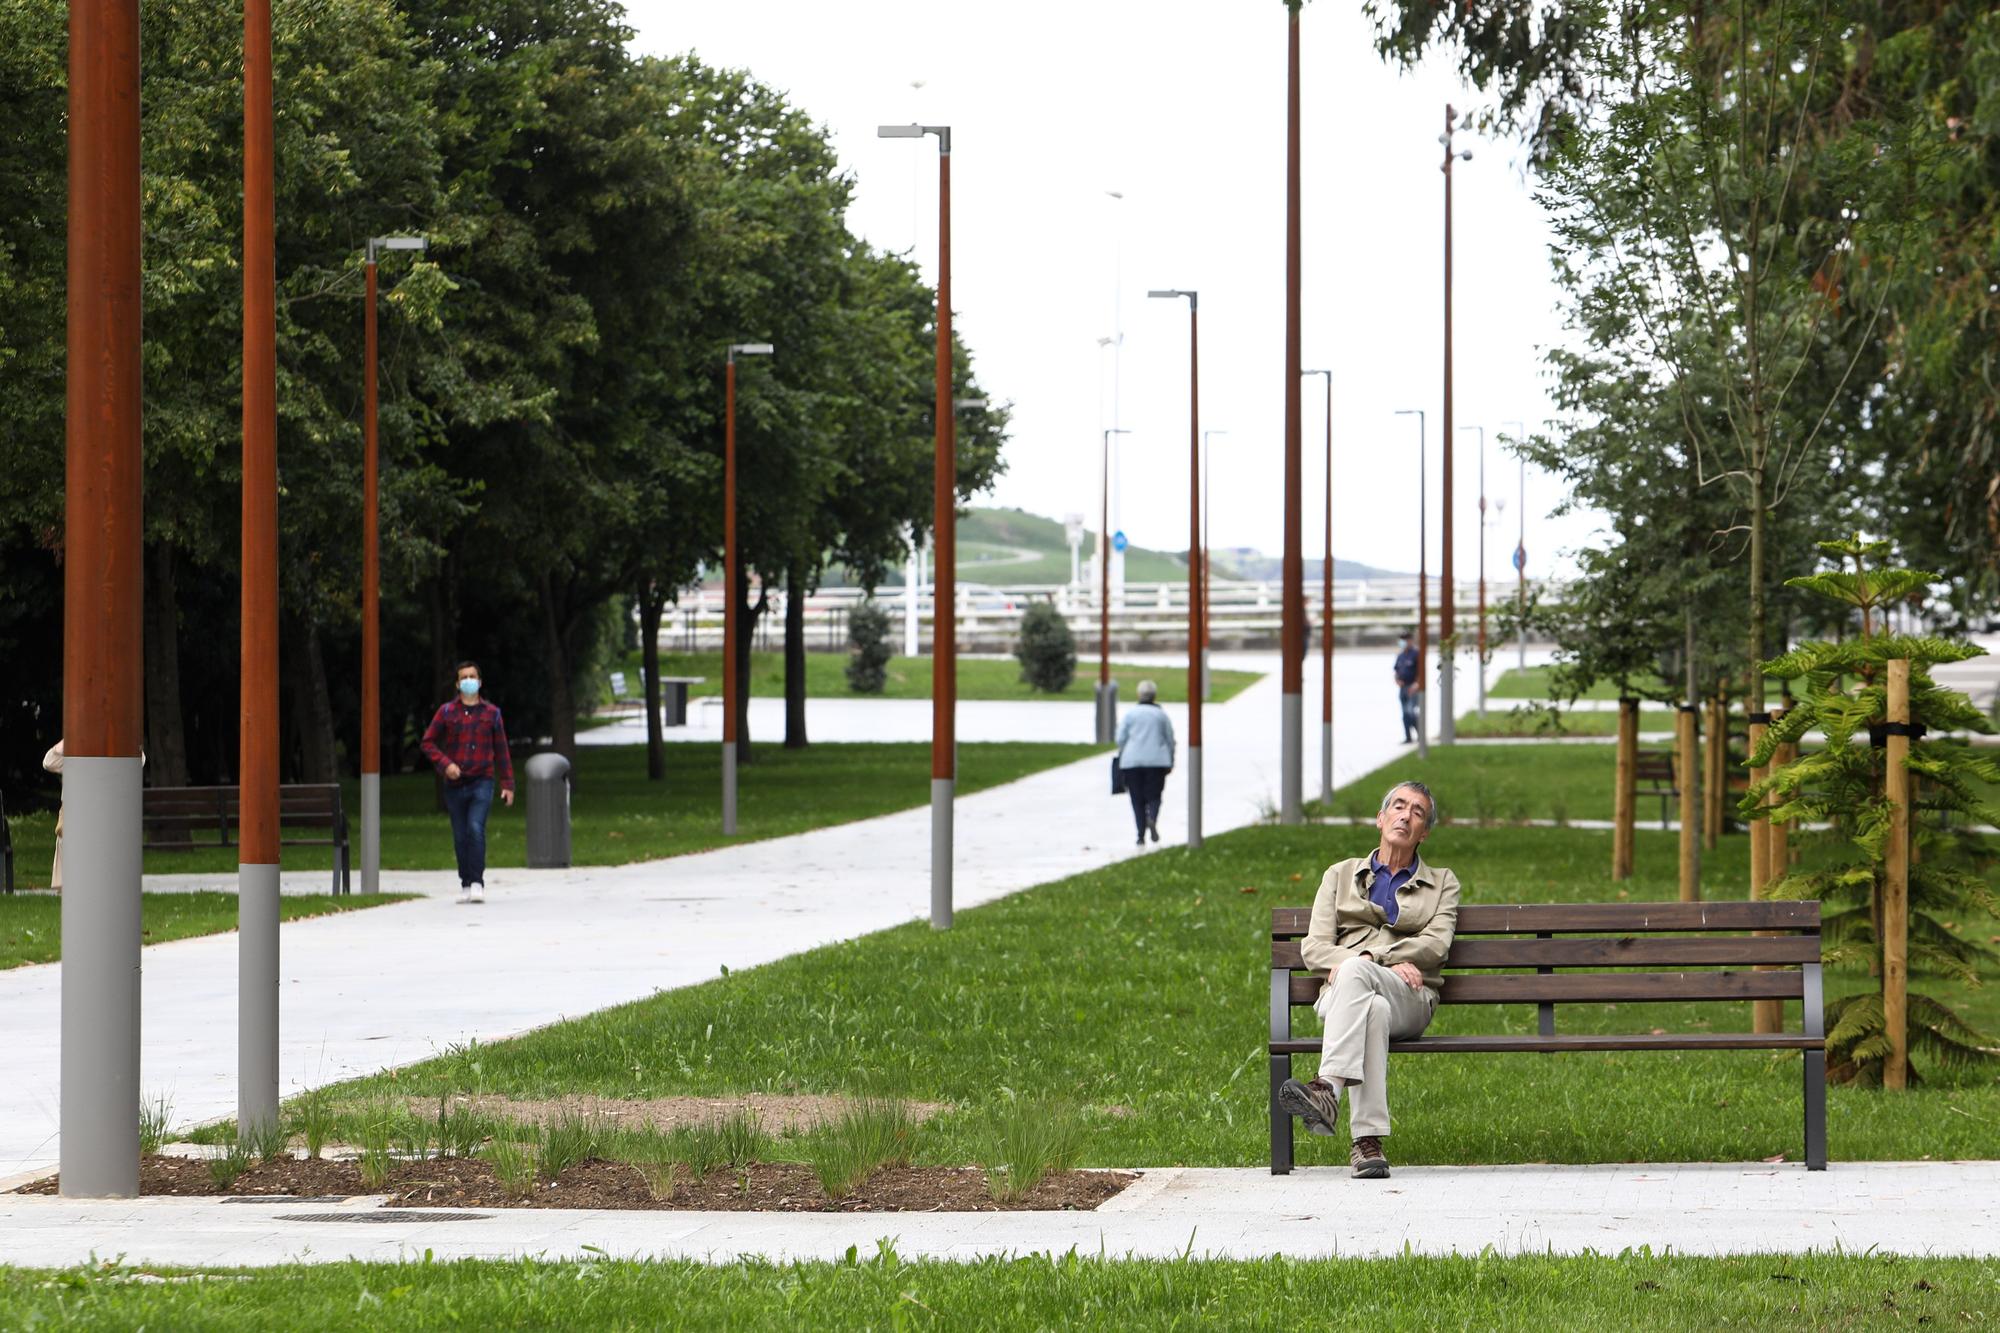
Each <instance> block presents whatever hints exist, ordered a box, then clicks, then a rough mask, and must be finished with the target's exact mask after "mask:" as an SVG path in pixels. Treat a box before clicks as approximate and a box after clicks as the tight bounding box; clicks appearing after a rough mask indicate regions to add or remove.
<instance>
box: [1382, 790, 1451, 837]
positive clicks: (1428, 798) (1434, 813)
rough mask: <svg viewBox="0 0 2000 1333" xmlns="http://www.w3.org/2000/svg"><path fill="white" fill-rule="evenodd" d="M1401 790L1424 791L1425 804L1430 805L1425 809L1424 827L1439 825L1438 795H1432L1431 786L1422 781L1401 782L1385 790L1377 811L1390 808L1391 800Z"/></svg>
mask: <svg viewBox="0 0 2000 1333" xmlns="http://www.w3.org/2000/svg"><path fill="white" fill-rule="evenodd" d="M1399 791H1420V792H1422V793H1423V794H1424V804H1425V805H1426V806H1428V807H1429V808H1428V809H1427V810H1425V811H1424V827H1425V828H1435V827H1437V820H1438V802H1437V797H1435V796H1433V795H1431V789H1430V788H1429V787H1426V786H1425V785H1424V784H1423V783H1421V782H1415V781H1411V782H1399V783H1397V784H1396V785H1395V786H1393V787H1391V788H1389V790H1387V791H1385V792H1383V793H1382V804H1381V805H1380V806H1379V807H1378V808H1377V809H1376V813H1377V814H1380V813H1381V812H1382V811H1384V810H1387V809H1388V808H1389V802H1390V800H1391V799H1392V798H1393V797H1394V796H1395V795H1396V793H1397V792H1399Z"/></svg>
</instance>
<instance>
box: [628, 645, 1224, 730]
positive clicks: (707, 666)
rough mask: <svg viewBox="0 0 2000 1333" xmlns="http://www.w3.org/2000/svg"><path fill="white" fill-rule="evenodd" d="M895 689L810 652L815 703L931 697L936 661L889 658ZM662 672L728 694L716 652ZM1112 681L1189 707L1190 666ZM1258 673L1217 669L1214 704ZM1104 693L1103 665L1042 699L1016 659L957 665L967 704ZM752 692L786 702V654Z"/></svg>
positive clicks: (699, 689)
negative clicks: (864, 680) (852, 685)
mask: <svg viewBox="0 0 2000 1333" xmlns="http://www.w3.org/2000/svg"><path fill="white" fill-rule="evenodd" d="M624 671H625V674H626V685H627V688H629V689H631V690H632V691H634V692H635V693H636V692H637V691H638V690H639V689H640V688H641V686H640V682H641V681H642V680H643V679H644V678H643V676H642V675H641V674H640V670H639V655H638V654H637V653H630V654H627V656H626V660H625V662H624ZM888 672H889V683H888V684H887V685H886V686H885V687H884V688H883V691H882V693H881V694H879V695H860V694H854V693H852V692H850V691H849V690H848V688H847V656H846V654H844V653H808V654H806V693H807V695H808V696H809V697H810V698H814V699H863V698H877V699H928V698H930V697H931V659H930V658H928V657H892V658H890V659H889V666H888ZM660 674H661V675H662V676H700V677H702V683H701V684H699V685H694V686H690V687H689V690H688V694H689V696H690V697H692V698H707V697H709V696H712V695H719V694H721V693H722V654H721V653H719V652H717V653H661V654H660ZM1111 678H1112V679H1113V680H1115V681H1117V682H1118V697H1119V698H1120V699H1121V700H1123V701H1125V702H1128V703H1129V702H1130V701H1131V700H1133V699H1135V698H1137V697H1138V693H1139V682H1140V681H1142V680H1151V681H1152V682H1154V683H1155V684H1156V685H1158V686H1159V687H1160V702H1161V703H1186V702H1187V668H1186V667H1185V666H1164V667H1163V666H1133V665H1132V664H1130V663H1127V662H1113V663H1112V664H1111ZM1257 678H1258V675H1257V673H1256V672H1254V671H1224V670H1221V669H1220V668H1214V667H1211V668H1210V669H1209V673H1208V684H1209V702H1210V703H1223V702H1226V701H1227V700H1230V699H1233V698H1235V697H1236V696H1237V695H1238V694H1239V693H1241V692H1242V691H1243V690H1244V689H1245V688H1246V687H1247V686H1249V685H1250V684H1251V683H1252V682H1254V681H1255V680H1257ZM1096 688H1097V659H1096V658H1095V657H1089V658H1087V659H1084V658H1080V659H1079V660H1078V662H1077V664H1076V678H1075V679H1074V680H1072V681H1071V682H1070V685H1069V688H1068V689H1066V690H1064V691H1062V692H1061V693H1060V694H1043V693H1040V692H1039V691H1036V690H1031V689H1029V688H1028V687H1027V685H1025V684H1023V683H1022V680H1021V664H1020V663H1019V662H1016V661H1014V660H1013V659H1012V658H988V657H961V658H959V659H958V697H959V698H960V699H962V700H964V701H966V702H968V703H971V702H985V701H993V700H1000V701H1007V700H1022V699H1031V700H1056V701H1065V700H1066V701H1068V702H1070V703H1089V702H1090V701H1091V700H1092V699H1093V698H1095V697H1096V696H1095V693H1094V691H1095V690H1096ZM750 693H751V694H752V695H753V696H763V697H766V698H781V697H783V695H784V693H785V656H784V654H783V653H752V654H751V655H750ZM811 716H812V715H811V705H810V704H808V705H807V723H808V725H810V723H811Z"/></svg>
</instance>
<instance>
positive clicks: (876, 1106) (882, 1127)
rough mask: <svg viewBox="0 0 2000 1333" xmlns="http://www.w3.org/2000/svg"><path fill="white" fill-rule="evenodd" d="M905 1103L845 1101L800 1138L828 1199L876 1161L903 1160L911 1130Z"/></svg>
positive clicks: (851, 1186)
mask: <svg viewBox="0 0 2000 1333" xmlns="http://www.w3.org/2000/svg"><path fill="white" fill-rule="evenodd" d="M916 1129H917V1126H916V1121H915V1120H913V1119H912V1118H911V1116H910V1108H909V1107H908V1106H906V1105H904V1104H903V1103H902V1102H900V1101H897V1100H895V1099H893V1098H878V1097H864V1098H862V1099H861V1100H859V1101H857V1102H852V1103H850V1104H849V1105H848V1106H847V1107H846V1109H844V1110H843V1111H841V1113H840V1115H839V1116H837V1117H836V1118H835V1119H834V1120H833V1121H832V1122H831V1123H829V1124H827V1125H826V1126H825V1127H823V1128H822V1129H821V1130H820V1131H819V1132H818V1133H816V1134H814V1135H812V1136H811V1137H810V1138H809V1139H808V1140H807V1141H806V1147H805V1157H806V1161H807V1162H808V1163H809V1164H810V1165H811V1166H812V1169H813V1172H814V1174H815V1175H817V1176H818V1177H819V1184H820V1188H821V1189H823V1190H825V1191H826V1197H827V1198H829V1199H844V1198H846V1197H847V1196H848V1195H850V1194H852V1193H853V1192H854V1191H855V1190H856V1189H858V1188H860V1186H861V1184H862V1182H863V1181H865V1180H867V1179H868V1177H869V1176H870V1175H872V1174H873V1173H874V1171H875V1168H876V1167H878V1166H907V1165H908V1164H909V1161H910V1143H911V1140H912V1139H914V1138H915V1136H916Z"/></svg>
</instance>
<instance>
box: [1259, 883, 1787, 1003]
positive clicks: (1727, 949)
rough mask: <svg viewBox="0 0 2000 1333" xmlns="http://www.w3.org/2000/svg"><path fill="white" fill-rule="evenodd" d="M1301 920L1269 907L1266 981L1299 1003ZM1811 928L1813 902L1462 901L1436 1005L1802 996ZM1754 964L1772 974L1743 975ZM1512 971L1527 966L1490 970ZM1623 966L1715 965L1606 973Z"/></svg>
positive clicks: (1308, 986)
mask: <svg viewBox="0 0 2000 1333" xmlns="http://www.w3.org/2000/svg"><path fill="white" fill-rule="evenodd" d="M1311 919H1312V911H1311V909H1309V908H1304V907H1279V908H1275V909H1273V910H1272V912H1271V968H1272V972H1273V977H1274V983H1275V978H1276V974H1277V973H1278V972H1280V971H1283V972H1289V973H1290V974H1291V982H1290V991H1291V1001H1292V1003H1293V1004H1294V1005H1308V1004H1311V1003H1312V1002H1313V1001H1314V1000H1315V999H1317V998H1318V996H1319V991H1320V983H1321V978H1320V977H1319V975H1318V974H1314V973H1308V972H1304V971H1302V970H1301V969H1302V968H1303V967H1304V963H1303V962H1302V961H1301V959H1300V957H1299V942H1300V941H1301V940H1302V939H1304V938H1305V933H1306V928H1307V926H1308V925H1309V924H1310V923H1311ZM1819 921H1820V912H1819V904H1818V903H1816V902H1775V901H1774V902H1712V903H1680V902H1672V903H1523V904H1476V905H1470V906H1464V907H1460V908H1459V909H1458V928H1457V934H1456V935H1455V936H1454V938H1453V940H1452V946H1451V952H1450V954H1449V955H1448V956H1447V957H1446V959H1445V967H1446V968H1447V969H1450V970H1451V973H1452V974H1451V975H1448V976H1446V977H1445V979H1444V988H1443V991H1442V994H1441V1002H1442V1003H1444V1004H1535V1005H1540V1006H1543V1007H1544V1008H1545V1009H1546V1008H1547V1007H1548V1006H1552V1005H1554V1004H1555V1003H1557V1002H1569V1001H1583V1002H1591V1003H1616V1002H1620V1001H1642V1000H1775V999H1788V1000H1797V999H1803V998H1805V997H1806V995H1807V983H1808V981H1809V980H1810V981H1811V983H1812V984H1813V986H1814V987H1815V988H1816V987H1817V984H1818V979H1819V978H1818V965H1819V961H1820V924H1819ZM1746 931H1766V932H1777V933H1773V934H1761V935H1750V934H1745V933H1744V932H1746ZM1572 937H1578V938H1572ZM1808 965H1810V971H1811V976H1810V977H1808V975H1807V969H1808ZM1755 967H1776V968H1779V969H1782V970H1778V971H1750V970H1747V969H1750V968H1755ZM1520 968H1534V969H1535V971H1534V972H1532V973H1521V972H1506V971H1502V970H1501V969H1520ZM1629 968H1676V969H1679V968H1702V969H1722V970H1703V971H1671V972H1633V971H1620V970H1618V969H1629ZM1606 969H1609V970H1606ZM1732 969H1745V970H1740V971H1739V970H1732ZM1274 994H1275V986H1274Z"/></svg>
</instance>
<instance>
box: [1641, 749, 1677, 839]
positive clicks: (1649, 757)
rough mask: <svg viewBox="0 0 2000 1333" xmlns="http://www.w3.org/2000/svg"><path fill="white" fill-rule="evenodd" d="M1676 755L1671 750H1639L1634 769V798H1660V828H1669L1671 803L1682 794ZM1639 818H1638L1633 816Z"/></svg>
mask: <svg viewBox="0 0 2000 1333" xmlns="http://www.w3.org/2000/svg"><path fill="white" fill-rule="evenodd" d="M1676 767H1677V766H1676V765H1675V763H1674V755H1673V751H1671V750H1639V751H1637V752H1636V754H1635V760H1634V763H1633V767H1632V791H1633V795H1634V796H1657V797H1659V798H1660V827H1661V828H1665V827H1667V812H1668V810H1669V809H1670V808H1671V807H1670V802H1672V801H1674V800H1676V799H1677V798H1678V797H1679V796H1680V794H1681V789H1680V784H1679V783H1678V782H1677V781H1676V779H1675V774H1674V770H1675V768H1676ZM1633 818H1635V819H1636V818H1637V816H1636V815H1635V816H1633Z"/></svg>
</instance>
